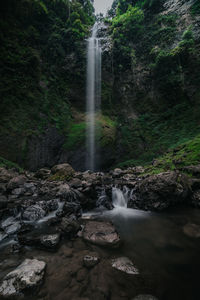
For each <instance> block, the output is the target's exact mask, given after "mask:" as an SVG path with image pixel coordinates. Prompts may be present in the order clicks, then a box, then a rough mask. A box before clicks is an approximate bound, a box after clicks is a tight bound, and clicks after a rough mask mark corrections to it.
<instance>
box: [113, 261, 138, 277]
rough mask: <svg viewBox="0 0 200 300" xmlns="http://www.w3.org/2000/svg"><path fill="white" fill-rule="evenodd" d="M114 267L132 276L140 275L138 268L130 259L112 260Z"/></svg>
mask: <svg viewBox="0 0 200 300" xmlns="http://www.w3.org/2000/svg"><path fill="white" fill-rule="evenodd" d="M111 264H112V267H113V268H115V269H117V270H119V271H122V272H125V273H127V274H131V275H138V274H139V271H138V269H137V268H136V267H134V265H133V263H132V261H131V260H130V259H129V258H128V257H119V258H116V259H112V261H111Z"/></svg>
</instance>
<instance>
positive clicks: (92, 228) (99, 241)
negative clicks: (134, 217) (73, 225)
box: [83, 221, 120, 247]
mask: <svg viewBox="0 0 200 300" xmlns="http://www.w3.org/2000/svg"><path fill="white" fill-rule="evenodd" d="M83 239H84V240H86V241H88V242H91V243H93V244H96V245H100V246H108V247H117V246H119V243H120V237H119V234H118V233H117V231H116V229H115V228H114V226H113V225H112V224H111V223H110V222H98V221H88V222H87V223H86V225H85V227H84V229H83Z"/></svg>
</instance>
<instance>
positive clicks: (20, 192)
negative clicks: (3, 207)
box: [12, 188, 25, 197]
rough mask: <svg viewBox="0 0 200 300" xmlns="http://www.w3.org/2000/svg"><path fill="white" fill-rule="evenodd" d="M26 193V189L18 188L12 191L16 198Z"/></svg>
mask: <svg viewBox="0 0 200 300" xmlns="http://www.w3.org/2000/svg"><path fill="white" fill-rule="evenodd" d="M24 193H25V189H24V188H16V189H14V190H12V194H13V195H15V196H18V197H19V196H21V195H23V194H24Z"/></svg>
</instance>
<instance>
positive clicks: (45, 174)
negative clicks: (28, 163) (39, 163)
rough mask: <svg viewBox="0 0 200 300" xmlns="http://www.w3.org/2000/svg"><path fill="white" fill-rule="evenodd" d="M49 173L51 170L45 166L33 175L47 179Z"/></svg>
mask: <svg viewBox="0 0 200 300" xmlns="http://www.w3.org/2000/svg"><path fill="white" fill-rule="evenodd" d="M50 174H51V170H49V169H47V168H42V169H39V170H38V171H37V172H36V173H35V177H36V178H39V179H47V178H48V177H49V176H50Z"/></svg>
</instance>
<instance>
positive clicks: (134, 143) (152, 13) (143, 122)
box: [104, 0, 200, 165]
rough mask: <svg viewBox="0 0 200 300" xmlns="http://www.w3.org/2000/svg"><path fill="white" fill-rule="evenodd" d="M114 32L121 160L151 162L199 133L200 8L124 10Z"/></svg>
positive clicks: (173, 5) (161, 4) (163, 5)
mask: <svg viewBox="0 0 200 300" xmlns="http://www.w3.org/2000/svg"><path fill="white" fill-rule="evenodd" d="M119 2H120V1H119ZM127 2H131V1H127ZM132 2H134V3H136V2H137V1H132ZM138 2H139V1H138ZM136 4H137V3H136ZM139 16H140V18H139ZM128 18H129V19H128ZM127 20H128V21H127ZM131 22H132V23H131ZM134 30H135V32H134ZM110 31H111V36H112V40H113V47H112V51H111V52H110V61H112V69H113V72H112V74H113V76H112V80H110V84H111V85H112V86H113V87H112V93H111V94H110V97H112V106H114V107H115V116H116V118H117V127H118V129H117V132H118V147H117V153H116V158H117V157H121V158H122V159H121V161H123V160H124V161H125V160H130V159H132V162H128V163H127V165H128V164H129V163H133V164H134V163H136V164H137V163H144V162H148V161H151V160H152V159H153V158H155V157H156V156H159V155H160V154H162V153H163V152H165V151H166V150H167V149H168V148H170V147H175V146H176V145H178V144H180V143H182V142H184V141H186V140H187V139H191V138H193V137H194V136H195V135H196V134H197V133H199V129H200V128H199V121H198V120H199V115H200V110H199V103H200V88H199V80H200V77H199V74H200V9H199V3H198V1H192V0H191V1H182V0H176V1H171V0H165V1H157V2H156V4H155V6H153V7H145V8H144V7H141V6H139V4H138V5H135V7H134V6H133V9H131V8H129V9H128V10H127V12H121V13H119V10H118V15H117V16H115V17H114V19H113V20H112V23H111V25H110ZM105 60H106V62H107V63H106V65H107V64H108V62H109V59H108V57H107V58H106V57H105ZM110 68H111V64H110ZM107 72H109V68H107V69H106V70H105V73H104V76H105V80H104V81H105V82H107V79H108V76H107ZM107 86H108V84H107Z"/></svg>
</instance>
